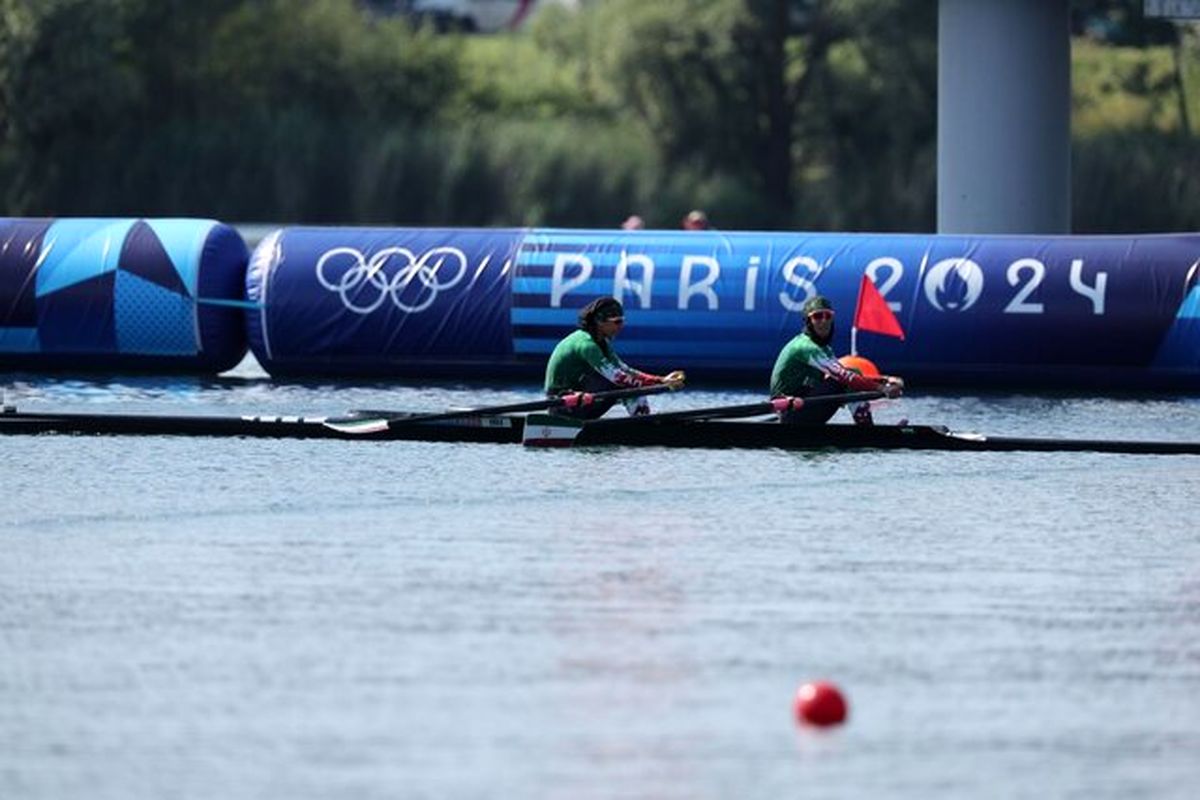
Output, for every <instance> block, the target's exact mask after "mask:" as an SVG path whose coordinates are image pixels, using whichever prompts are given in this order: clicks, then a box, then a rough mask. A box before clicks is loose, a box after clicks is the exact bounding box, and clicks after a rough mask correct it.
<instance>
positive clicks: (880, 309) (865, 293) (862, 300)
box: [854, 275, 904, 341]
mask: <svg viewBox="0 0 1200 800" xmlns="http://www.w3.org/2000/svg"><path fill="white" fill-rule="evenodd" d="M854 327H855V328H858V329H859V330H860V331H870V332H871V333H882V334H883V335H884V336H895V337H896V338H897V339H899V340H900V341H904V329H903V328H901V327H900V320H898V319H896V315H895V314H893V313H892V309H891V308H890V307H889V306H888V304H887V301H886V300H884V299H883V295H881V294H880V293H879V290H878V289H876V288H875V284H874V283H873V282H872V281H871V279H870V278H868V277H867V276H866V275H863V277H862V284H861V285H860V286H859V287H858V305H857V306H855V307H854Z"/></svg>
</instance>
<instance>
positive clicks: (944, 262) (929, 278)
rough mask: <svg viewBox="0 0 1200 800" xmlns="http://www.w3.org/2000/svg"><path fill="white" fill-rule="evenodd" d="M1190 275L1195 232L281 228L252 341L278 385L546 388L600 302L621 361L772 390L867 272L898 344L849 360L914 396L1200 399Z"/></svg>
mask: <svg viewBox="0 0 1200 800" xmlns="http://www.w3.org/2000/svg"><path fill="white" fill-rule="evenodd" d="M1198 271H1200V235H1154V236H1063V237H1045V236H936V235H907V234H906V235H892V234H886V235H885V234H788V233H724V232H691V231H678V232H677V231H637V232H625V231H583V230H537V229H534V230H463V229H445V230H429V229H421V230H411V229H394V230H393V229H341V228H328V229H320V228H286V229H282V230H280V231H277V232H276V233H274V234H273V235H272V236H270V237H268V239H267V240H265V241H264V242H263V243H262V244H261V245H260V246H259V247H258V248H257V250H256V251H255V253H254V255H253V257H252V259H251V266H250V269H249V271H248V274H247V295H248V297H249V298H250V299H251V300H252V301H254V302H255V303H256V304H257V305H258V306H259V308H258V309H257V310H256V311H254V312H252V313H251V314H250V315H249V339H250V345H251V348H252V350H253V352H254V354H255V356H256V357H257V358H258V360H259V361H260V363H261V364H262V365H263V366H264V367H265V368H266V369H267V370H268V371H269V372H271V373H272V374H277V375H288V374H291V375H297V374H341V375H348V374H353V375H364V376H402V375H407V376H435V375H450V376H456V377H462V378H464V379H472V378H482V377H492V376H502V375H511V374H515V373H518V372H520V373H524V374H527V375H538V374H540V372H541V370H542V369H543V367H544V365H545V361H546V358H547V356H548V355H549V353H550V351H551V350H552V349H553V347H554V345H555V343H556V342H557V341H558V340H559V339H560V338H561V337H562V336H564V335H565V334H567V333H568V332H569V331H571V330H572V329H573V328H574V326H575V323H576V314H577V311H578V309H579V308H580V307H582V306H583V305H584V304H586V303H587V302H588V301H590V300H592V299H593V298H595V297H597V296H600V295H614V296H616V297H618V298H620V299H621V300H622V301H623V302H624V303H625V306H626V314H627V319H628V322H627V324H626V326H625V329H624V332H623V333H622V334H621V338H620V340H619V342H618V347H617V349H618V351H619V352H620V353H621V354H622V355H623V356H624V357H625V358H626V359H627V360H628V361H629V362H630V363H632V364H634V365H635V366H638V367H641V368H644V369H648V370H659V371H662V370H667V369H673V368H679V369H686V370H688V371H689V374H690V376H691V377H692V379H693V380H694V381H695V380H703V379H705V378H713V379H739V380H745V381H748V382H750V383H752V384H761V385H763V386H764V387H765V385H766V382H767V378H768V376H769V375H770V372H771V367H772V365H773V363H774V360H775V357H776V355H777V353H778V352H779V349H780V348H781V347H782V345H783V344H784V343H785V342H786V341H787V340H788V339H789V338H790V337H791V336H793V335H795V333H796V332H797V331H798V330H799V329H800V327H801V324H802V323H801V318H800V313H799V310H800V308H801V306H802V305H803V303H804V301H805V299H807V298H808V297H810V296H812V295H813V294H816V293H820V294H824V295H826V296H828V297H829V298H831V299H832V301H833V303H834V305H835V307H836V308H837V310H838V317H837V323H836V333H835V342H834V346H835V349H836V350H837V351H838V352H839V353H844V352H848V351H849V347H850V328H851V323H852V320H853V316H854V310H855V304H856V301H857V299H858V292H859V286H860V282H861V278H862V276H863V275H864V274H865V275H867V276H869V277H870V278H871V279H872V281H873V282H874V283H875V285H876V287H877V288H878V289H879V291H880V293H881V294H882V295H883V297H884V299H885V300H886V301H887V302H888V304H889V306H890V307H891V308H892V310H893V312H894V313H895V315H896V317H897V319H898V320H899V322H900V324H901V326H902V327H903V329H904V332H905V338H904V340H903V341H901V340H898V339H893V338H889V337H884V336H881V335H878V334H875V333H870V332H860V333H858V335H857V345H858V350H859V352H860V353H861V354H862V355H865V356H867V357H868V358H871V359H873V360H874V361H876V362H877V363H878V364H879V365H880V366H881V368H883V369H884V370H885V371H887V372H891V373H895V374H899V375H904V376H905V377H906V378H908V379H909V380H910V383H913V382H915V383H918V384H919V383H920V382H925V383H956V384H981V383H983V384H989V385H1005V386H1014V385H1042V386H1045V385H1052V386H1061V387H1101V388H1104V389H1108V390H1116V389H1134V390H1137V389H1151V388H1153V389H1194V388H1197V387H1200V275H1198V274H1197V273H1198Z"/></svg>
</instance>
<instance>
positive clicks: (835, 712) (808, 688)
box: [795, 681, 847, 727]
mask: <svg viewBox="0 0 1200 800" xmlns="http://www.w3.org/2000/svg"><path fill="white" fill-rule="evenodd" d="M795 711H796V721H797V722H805V723H808V724H809V725H816V726H818V727H825V726H827V725H838V724H840V723H842V722H845V721H846V713H847V710H846V699H845V698H844V697H842V693H841V691H840V690H839V689H838V688H837V687H836V686H834V685H833V684H832V683H830V682H828V681H814V682H812V683H806V684H804V685H803V686H801V687H800V690H799V691H798V692H796V708H795Z"/></svg>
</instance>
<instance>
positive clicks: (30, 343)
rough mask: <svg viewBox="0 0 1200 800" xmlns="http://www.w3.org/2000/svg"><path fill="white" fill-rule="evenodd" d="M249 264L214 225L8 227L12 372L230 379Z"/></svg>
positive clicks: (2, 224)
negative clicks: (220, 376)
mask: <svg viewBox="0 0 1200 800" xmlns="http://www.w3.org/2000/svg"><path fill="white" fill-rule="evenodd" d="M248 255H249V254H248V252H247V249H246V244H245V242H243V241H242V238H241V237H240V236H239V235H238V234H237V232H236V231H234V230H233V229H232V228H230V227H228V226H226V225H222V224H220V223H218V222H213V221H211V220H195V219H57V220H54V219H0V367H3V368H5V369H10V370H11V369H28V370H45V369H66V370H119V371H161V372H221V371H223V370H226V369H229V368H231V367H233V366H235V365H236V364H237V363H238V361H240V360H241V359H242V357H243V356H244V355H245V353H246V340H245V328H244V309H243V308H242V307H241V306H242V305H243V304H244V290H245V271H246V261H247V259H248Z"/></svg>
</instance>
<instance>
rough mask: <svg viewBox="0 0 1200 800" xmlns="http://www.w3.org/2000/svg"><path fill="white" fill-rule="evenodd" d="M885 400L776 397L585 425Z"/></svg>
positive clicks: (872, 395)
mask: <svg viewBox="0 0 1200 800" xmlns="http://www.w3.org/2000/svg"><path fill="white" fill-rule="evenodd" d="M881 397H885V395H884V393H883V392H848V393H846V394H822V395H817V396H816V397H776V398H774V399H772V400H764V401H761V402H758V403H747V404H745V405H738V406H713V407H712V408H691V409H688V410H686V411H668V412H667V413H665V414H643V415H642V416H638V417H625V418H623V419H604V420H596V421H594V422H589V423H588V425H589V426H592V425H600V426H603V427H608V426H611V425H641V424H652V423H654V422H660V421H664V420H670V421H679V420H703V419H734V418H736V417H757V416H761V415H763V414H771V413H778V412H781V411H798V410H800V409H801V408H802V407H805V406H819V405H829V404H831V403H833V404H836V405H847V404H849V403H862V402H865V401H867V400H878V399H880V398H881Z"/></svg>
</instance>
